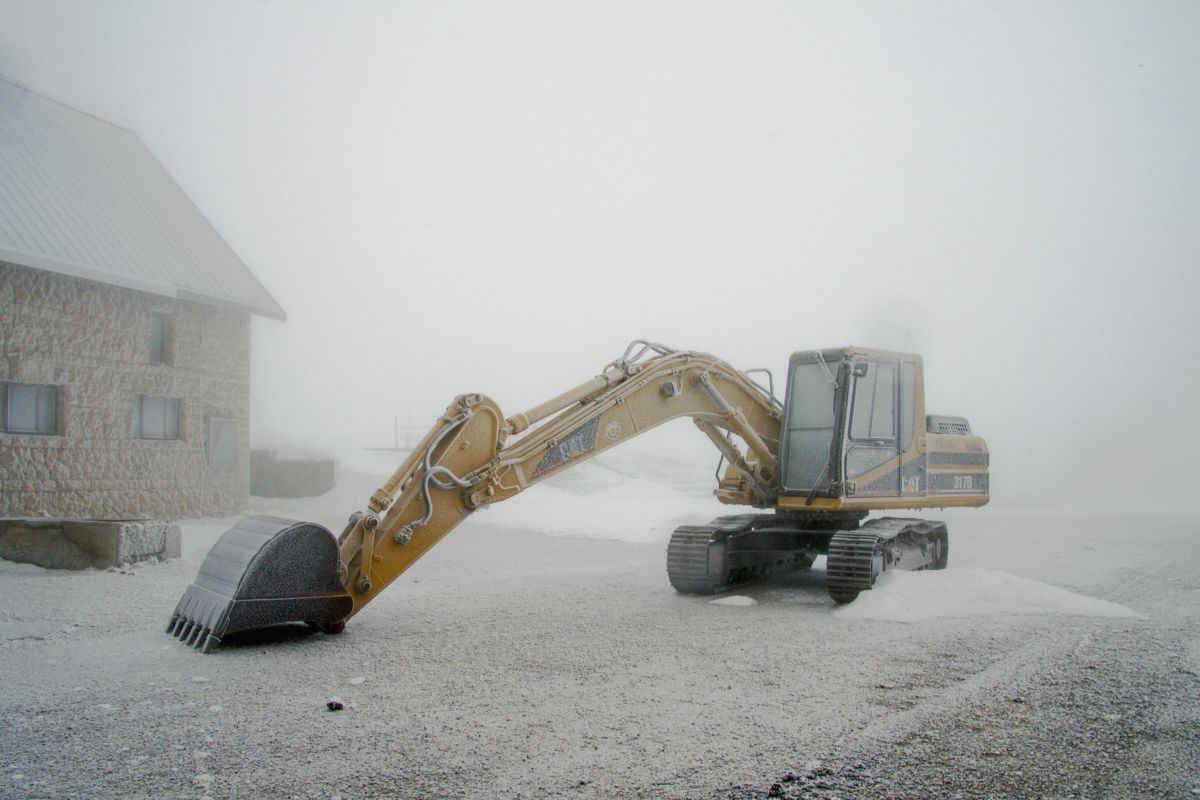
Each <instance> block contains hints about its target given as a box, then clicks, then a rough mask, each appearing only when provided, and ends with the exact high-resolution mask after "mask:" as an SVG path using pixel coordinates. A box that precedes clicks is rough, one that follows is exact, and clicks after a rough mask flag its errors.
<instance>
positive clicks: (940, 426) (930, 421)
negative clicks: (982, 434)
mask: <svg viewBox="0 0 1200 800" xmlns="http://www.w3.org/2000/svg"><path fill="white" fill-rule="evenodd" d="M925 427H926V429H927V430H928V431H929V432H930V433H955V434H958V435H959V436H970V435H971V423H969V422H967V420H966V418H965V417H942V416H938V415H936V414H930V415H929V416H927V417H925Z"/></svg>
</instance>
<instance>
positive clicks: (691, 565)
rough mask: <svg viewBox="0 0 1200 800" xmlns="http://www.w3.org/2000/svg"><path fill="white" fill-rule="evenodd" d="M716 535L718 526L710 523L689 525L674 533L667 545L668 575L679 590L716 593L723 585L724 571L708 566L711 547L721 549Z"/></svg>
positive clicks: (685, 592) (687, 592)
mask: <svg viewBox="0 0 1200 800" xmlns="http://www.w3.org/2000/svg"><path fill="white" fill-rule="evenodd" d="M717 536H718V533H717V529H716V528H715V527H714V526H711V525H686V526H684V527H682V528H676V529H675V532H674V533H673V534H671V543H670V544H669V545H667V578H668V579H669V580H670V581H671V585H672V586H674V587H675V590H676V591H679V592H683V593H684V594H713V593H715V592H719V591H720V590H721V589H722V588H724V586H725V584H726V580H725V574H724V571H723V570H719V569H711V570H710V566H709V564H710V554H713V553H712V551H714V550H717V551H720V550H721V549H722V543H721V542H718V541H717ZM716 555H718V556H719V552H718V553H717V554H716ZM713 566H716V565H713Z"/></svg>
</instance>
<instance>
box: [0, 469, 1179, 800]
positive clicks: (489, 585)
mask: <svg viewBox="0 0 1200 800" xmlns="http://www.w3.org/2000/svg"><path fill="white" fill-rule="evenodd" d="M535 491H536V490H535ZM513 502H514V503H519V502H521V498H518V499H517V500H515V501H513ZM263 510H265V509H263ZM297 510H300V511H304V510H305V509H303V508H300V509H297ZM310 510H312V509H310ZM345 510H347V509H345V508H343V509H342V511H345ZM317 511H319V509H317ZM639 513H644V509H642V510H640V511H639ZM943 516H944V518H946V519H947V520H948V521H949V523H950V530H951V541H952V543H953V546H952V550H951V565H952V566H951V569H949V570H947V571H946V572H944V573H941V574H938V573H921V574H912V575H897V576H895V578H892V579H890V580H887V581H885V582H884V583H883V585H881V586H880V587H879V589H878V590H877V591H875V592H872V593H868V594H864V595H863V597H862V598H860V601H858V603H856V604H855V606H850V607H847V608H846V609H843V610H835V608H834V606H833V604H832V602H831V601H829V599H828V597H827V595H826V594H825V591H824V587H823V574H822V572H821V565H820V563H818V565H817V566H816V567H815V568H814V570H813V571H812V572H810V573H804V574H800V575H797V576H795V577H793V578H791V579H789V580H787V581H783V582H779V583H776V584H773V585H769V586H759V587H755V588H751V589H744V590H739V592H738V593H737V594H736V595H733V596H730V597H729V598H727V599H728V600H731V601H734V600H735V601H736V607H733V608H730V607H728V604H727V603H726V604H721V603H717V604H714V603H712V602H710V600H711V599H712V598H695V597H685V596H681V595H678V594H676V593H674V592H673V591H672V590H671V588H670V586H669V585H668V584H667V581H666V576H665V570H664V566H663V560H664V543H663V542H662V541H659V542H655V543H653V544H640V543H635V542H623V541H610V540H604V539H596V538H571V537H569V536H557V537H554V536H548V535H545V534H541V533H535V532H531V531H527V530H520V529H514V528H508V527H503V526H501V525H499V524H496V523H495V520H496V519H498V518H499V517H498V516H497V515H494V514H493V515H484V514H480V515H476V516H475V517H474V518H472V519H471V520H469V521H468V522H467V523H466V524H465V525H463V526H462V528H460V530H459V531H457V532H456V533H455V534H454V535H452V536H450V537H448V538H447V539H446V540H445V541H444V542H443V544H441V545H439V547H437V548H435V549H434V550H433V551H432V552H431V553H430V555H428V556H427V557H426V558H425V559H424V560H422V562H420V563H419V564H418V565H417V566H416V567H414V569H413V570H412V571H411V572H410V573H409V574H408V575H406V576H404V577H403V578H401V579H400V580H399V581H397V583H396V584H394V585H393V586H392V587H391V588H389V590H388V591H387V592H385V593H384V594H383V595H381V596H380V598H379V599H377V600H376V601H375V602H374V603H372V604H371V605H370V606H369V607H368V608H367V609H366V610H365V611H364V612H363V613H362V614H360V615H359V616H358V617H356V618H355V619H353V620H352V621H351V623H350V625H349V626H348V627H347V629H346V632H345V633H344V634H342V635H340V636H326V635H322V634H309V633H306V632H291V631H289V632H276V633H273V634H271V635H268V636H263V637H259V638H257V639H255V640H253V641H250V642H243V643H241V644H239V645H238V646H233V647H224V648H220V649H218V650H217V651H216V652H215V653H213V654H211V655H207V656H205V655H201V654H199V653H197V652H195V651H192V650H189V649H188V648H186V647H184V646H182V645H181V644H179V643H178V642H176V641H175V640H174V639H171V638H170V637H168V636H166V635H164V634H163V633H162V628H163V626H164V625H165V623H166V620H167V616H168V615H169V613H170V610H171V609H172V608H173V607H174V604H175V602H176V600H177V599H178V597H179V595H180V593H181V592H182V591H183V589H184V588H185V586H186V585H187V584H188V583H189V582H190V581H191V580H192V578H193V577H194V575H195V571H196V568H197V566H198V565H199V562H200V560H201V558H202V555H203V552H204V547H203V542H204V540H205V537H208V540H211V536H212V535H213V534H212V532H211V531H206V530H203V529H201V528H202V526H193V525H189V526H188V529H187V532H186V533H185V536H186V537H187V538H188V541H187V542H185V558H183V559H181V560H176V561H169V562H166V563H163V564H157V565H147V566H143V567H138V568H134V569H132V570H126V571H125V572H124V573H121V572H99V571H88V572H82V573H65V572H50V571H46V570H41V569H38V568H32V567H27V566H23V565H13V564H8V563H4V562H0V673H2V674H3V675H4V676H5V679H4V682H3V688H2V689H0V713H2V715H3V716H2V717H0V718H2V719H3V720H4V723H3V725H2V726H0V797H5V798H7V797H13V798H18V797H19V798H43V797H44V798H51V797H53V798H59V797H81V798H84V797H86V798H125V797H134V798H202V797H205V796H209V797H213V798H233V797H240V798H248V797H268V798H292V797H299V798H331V797H341V798H344V799H346V800H349V799H350V798H379V797H391V798H418V797H422V798H423V797H446V798H450V797H454V798H461V797H476V796H478V797H515V798H537V797H573V798H574V797H578V798H610V797H639V796H641V797H655V798H657V797H662V798H670V797H690V798H704V797H712V798H727V797H731V796H732V797H765V796H767V795H768V794H771V793H773V794H774V795H775V796H784V797H835V796H837V797H843V798H846V797H881V798H882V797H954V796H956V795H957V796H962V797H986V796H996V797H1026V796H1027V797H1037V796H1053V797H1069V796H1075V797H1085V796H1086V797H1099V796H1109V797H1141V796H1184V795H1188V796H1190V795H1191V793H1192V791H1193V790H1194V789H1197V788H1200V781H1198V780H1197V778H1196V774H1195V764H1197V763H1200V691H1198V689H1197V670H1198V668H1200V664H1198V663H1197V656H1198V654H1200V621H1198V619H1197V614H1196V609H1197V608H1200V580H1197V578H1198V574H1197V573H1198V572H1200V566H1197V565H1200V536H1197V534H1198V533H1200V526H1198V525H1197V524H1196V523H1195V522H1193V521H1192V520H1188V519H1172V518H1161V519H1154V520H1133V519H1126V518H1105V517H1087V518H1085V517H1073V516H1056V517H1036V516H1030V515H1016V514H1003V513H1000V514H992V513H990V512H989V511H988V510H981V511H974V512H970V513H964V512H958V513H952V514H946V515H943ZM701 517H703V509H701ZM322 521H324V520H322ZM331 522H332V521H331ZM205 524H206V525H210V526H212V527H221V525H223V524H224V523H223V522H206V523H205ZM326 524H330V522H327V523H326ZM627 524H628V525H629V526H635V525H636V524H637V521H636V520H634V519H632V518H631V519H630V520H629V521H628V523H627ZM864 601H865V602H864ZM859 603H861V605H859ZM331 697H338V698H340V699H341V700H343V702H344V704H345V709H344V710H342V711H339V712H330V711H328V710H327V707H326V701H327V700H328V699H329V698H331Z"/></svg>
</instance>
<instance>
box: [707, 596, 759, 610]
mask: <svg viewBox="0 0 1200 800" xmlns="http://www.w3.org/2000/svg"><path fill="white" fill-rule="evenodd" d="M708 604H709V605H711V606H739V607H742V608H745V607H748V606H756V605H758V601H757V600H755V599H754V598H753V597H746V596H745V595H741V594H732V595H730V596H729V597H720V598H717V599H716V600H709V601H708Z"/></svg>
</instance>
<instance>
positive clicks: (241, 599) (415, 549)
mask: <svg viewBox="0 0 1200 800" xmlns="http://www.w3.org/2000/svg"><path fill="white" fill-rule="evenodd" d="M781 413H782V409H781V406H780V403H779V401H778V400H777V399H776V398H775V396H774V394H773V392H772V391H771V390H770V389H769V388H764V387H762V386H761V385H759V384H758V383H757V382H755V381H754V380H752V379H751V378H750V377H749V376H748V374H747V373H746V372H742V371H739V370H737V369H734V368H733V367H731V366H730V365H729V364H727V363H726V362H724V361H722V360H720V359H718V358H716V357H715V356H712V355H708V354H706V353H696V352H687V351H678V350H673V349H671V348H668V347H665V346H663V345H659V344H654V343H650V342H646V341H642V340H638V341H635V342H633V343H632V344H631V345H630V346H629V347H628V348H627V349H626V351H625V353H624V354H623V355H622V356H621V357H620V358H618V359H616V360H614V361H612V362H610V363H609V364H608V365H606V366H605V368H604V369H603V370H602V371H601V373H600V374H599V375H598V376H597V377H595V378H593V379H591V380H589V381H587V382H585V383H583V384H581V385H579V386H577V387H575V388H574V389H571V390H569V391H566V392H563V393H562V394H560V395H558V396H557V397H554V398H552V399H550V400H548V401H546V402H544V403H542V404H541V405H538V406H536V407H534V408H532V409H530V410H528V411H525V412H523V413H519V414H514V415H512V416H511V417H505V416H504V415H503V414H502V413H501V411H500V408H499V407H498V406H497V405H496V403H495V402H494V401H492V400H491V399H490V398H488V397H486V396H484V395H481V394H466V395H459V396H458V397H456V398H455V399H454V401H453V402H452V403H451V404H450V405H449V406H448V407H447V408H446V411H445V413H444V414H443V415H442V416H441V417H439V418H438V420H437V422H436V423H435V425H434V426H433V428H432V430H430V431H429V433H428V434H426V436H425V438H424V439H423V440H422V441H421V443H420V444H419V445H418V446H417V447H416V448H415V449H414V450H413V451H412V453H411V454H410V455H409V456H408V458H406V459H405V461H404V462H403V463H402V464H401V465H400V467H399V468H398V469H397V470H396V471H395V473H393V474H392V476H391V477H390V478H389V479H388V480H387V482H385V483H384V485H383V486H382V487H380V488H379V490H378V491H376V492H375V493H374V494H373V495H372V496H371V498H370V501H369V502H368V505H367V509H366V510H365V511H361V512H356V513H355V514H353V515H351V517H350V520H349V522H348V524H347V525H346V528H345V530H343V531H342V533H341V535H340V536H339V537H338V538H337V540H336V542H335V541H334V539H333V535H332V534H331V533H329V532H328V531H327V530H325V529H324V528H323V527H322V526H320V525H315V524H313V523H303V522H295V521H293V520H284V519H278V518H273V517H252V518H249V519H247V520H245V521H243V522H242V523H239V524H238V525H237V526H235V527H234V528H232V529H230V530H229V531H228V532H226V533H225V534H224V535H223V536H222V537H221V539H220V540H219V541H218V542H217V544H216V545H214V546H213V549H212V550H211V551H210V553H209V555H208V557H207V558H206V559H205V561H204V563H203V564H202V565H201V567H200V571H199V574H198V575H197V578H196V581H195V582H194V583H193V584H192V585H191V586H190V587H189V588H188V590H187V592H185V594H184V596H183V598H182V599H181V600H180V602H179V604H178V606H177V607H176V609H175V613H174V615H173V616H172V618H171V621H170V622H169V623H168V626H167V630H168V632H169V633H172V634H174V635H176V636H178V637H179V638H181V639H183V640H185V641H187V642H188V643H189V644H193V645H194V646H196V647H198V648H201V649H203V650H205V651H206V652H207V651H208V650H210V649H211V648H212V647H213V646H215V645H216V644H218V643H219V642H220V641H221V639H222V638H224V637H225V636H227V635H229V634H231V633H234V632H237V631H241V630H249V629H254V628H261V627H266V626H268V625H274V624H278V623H282V622H289V621H303V622H308V623H310V624H313V625H315V626H317V627H319V628H321V629H322V630H325V631H330V632H333V631H338V630H341V628H342V627H343V626H344V624H345V622H346V620H347V619H349V618H350V617H352V616H353V615H354V614H356V613H358V611H360V610H361V609H362V607H363V606H365V605H366V604H367V603H368V602H370V601H371V600H372V599H373V598H374V597H375V596H376V595H377V594H378V593H379V592H381V591H382V590H383V589H384V588H385V587H387V586H388V585H389V584H390V583H391V582H392V581H394V580H395V579H396V578H397V577H399V575H400V574H401V573H403V572H404V571H405V570H407V569H408V568H409V567H410V566H412V565H413V564H414V563H415V562H416V561H417V560H418V559H419V558H420V557H421V556H422V555H424V554H425V553H426V552H427V551H428V550H429V549H430V548H432V547H433V546H434V545H435V544H437V543H438V542H439V541H440V540H441V539H442V537H444V536H445V535H446V534H448V533H449V532H450V531H451V530H453V529H454V528H455V527H456V526H457V525H458V524H459V523H460V522H462V521H463V520H464V519H465V518H466V517H467V516H468V515H470V514H471V513H472V512H473V511H475V510H476V509H478V508H481V507H483V506H486V505H490V504H492V503H497V502H500V501H502V500H506V499H508V498H510V497H512V496H513V495H516V494H518V493H520V492H522V491H524V490H525V489H527V488H529V487H530V486H532V485H534V484H536V483H538V482H540V481H542V480H544V479H546V478H549V477H551V476H552V475H555V474H557V473H558V472H560V471H562V470H564V469H567V468H569V467H570V466H572V465H574V464H576V463H579V462H581V461H583V460H585V459H587V458H590V457H591V456H594V455H596V454H598V453H600V452H603V451H604V450H607V449H608V448H610V447H614V446H616V445H618V444H620V443H621V442H624V441H626V440H628V439H631V438H633V437H635V436H637V435H639V434H641V433H644V432H645V431H648V430H650V429H651V428H653V427H656V426H658V425H661V424H662V423H664V422H666V421H668V420H671V419H675V418H677V417H691V418H692V420H693V421H694V422H695V424H696V425H697V427H699V428H700V430H701V431H703V432H704V433H705V434H706V435H707V436H708V437H709V438H710V439H711V440H712V441H713V443H714V444H715V445H716V446H717V448H718V449H719V450H720V451H721V455H722V457H723V458H724V459H725V460H727V461H728V462H729V467H728V469H727V472H726V475H727V476H732V478H734V480H722V481H721V482H720V485H719V486H718V489H717V495H718V498H719V499H721V500H722V501H723V502H729V503H741V504H747V505H754V506H759V507H770V506H773V505H774V503H775V500H776V498H777V495H778V489H779V482H778V461H777V460H778V453H779V429H780V417H781ZM735 437H736V438H735ZM738 440H740V441H741V442H742V443H744V447H745V449H744V450H743V449H742V448H741V447H739V445H738Z"/></svg>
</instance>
